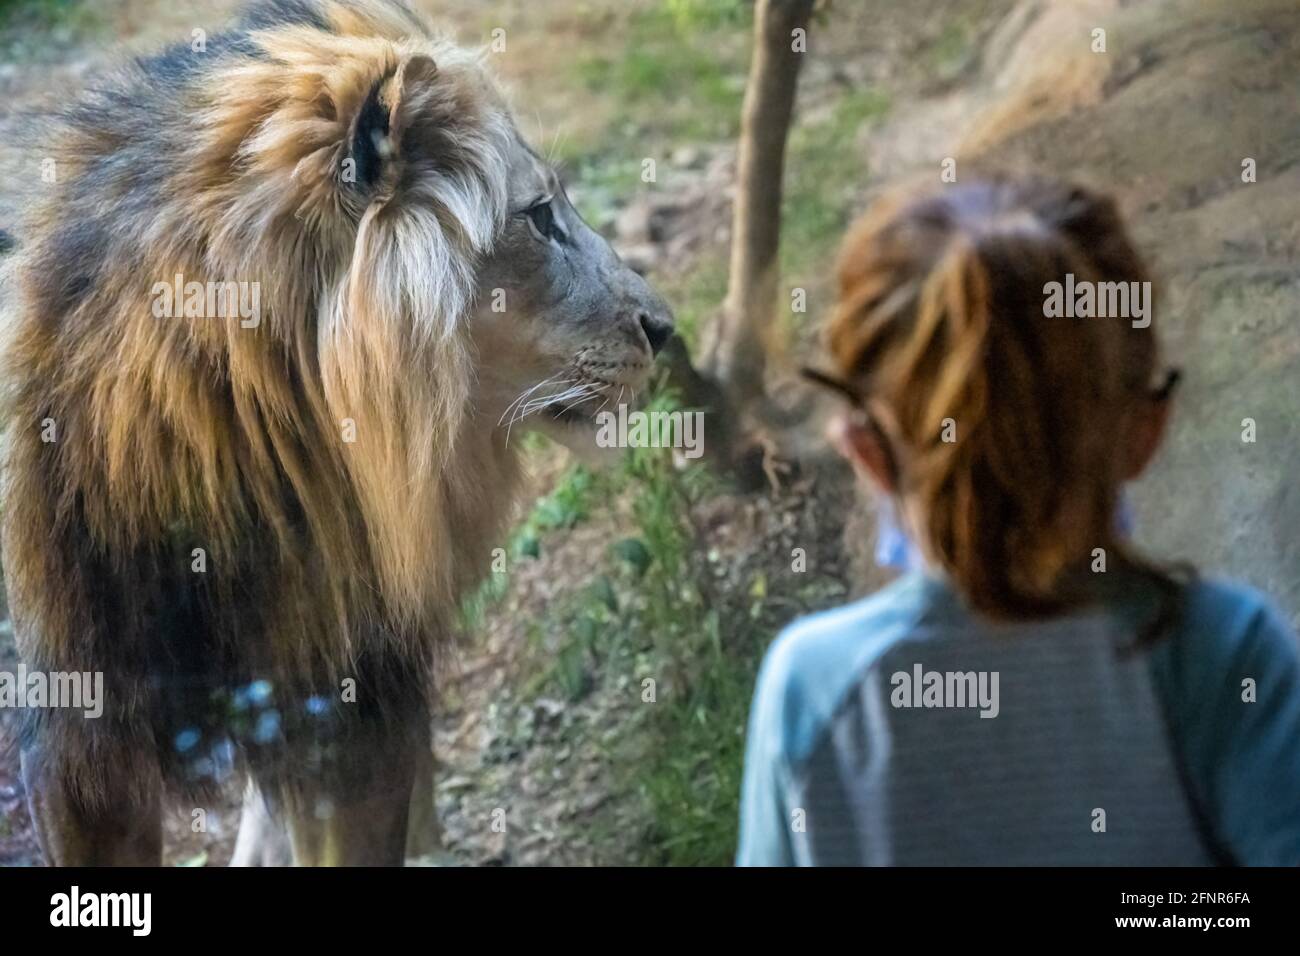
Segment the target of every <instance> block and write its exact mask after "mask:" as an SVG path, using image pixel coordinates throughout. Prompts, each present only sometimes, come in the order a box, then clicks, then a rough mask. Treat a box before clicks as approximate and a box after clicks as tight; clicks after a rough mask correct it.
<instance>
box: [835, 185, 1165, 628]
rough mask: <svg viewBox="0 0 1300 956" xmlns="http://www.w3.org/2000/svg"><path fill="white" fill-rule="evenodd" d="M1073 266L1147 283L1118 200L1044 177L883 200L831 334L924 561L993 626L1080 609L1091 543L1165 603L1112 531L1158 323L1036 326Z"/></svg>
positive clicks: (855, 234)
mask: <svg viewBox="0 0 1300 956" xmlns="http://www.w3.org/2000/svg"><path fill="white" fill-rule="evenodd" d="M1071 273H1072V274H1073V275H1074V278H1075V281H1076V283H1077V282H1081V281H1084V280H1087V281H1091V282H1125V283H1128V282H1138V283H1143V282H1149V281H1150V277H1149V275H1148V273H1147V270H1146V267H1145V265H1144V263H1143V261H1142V258H1141V256H1140V255H1139V254H1138V252H1137V250H1136V249H1135V248H1134V246H1133V244H1132V242H1131V241H1130V239H1129V237H1128V234H1127V232H1126V230H1125V228H1124V226H1123V224H1122V222H1121V220H1120V217H1119V215H1118V212H1117V211H1116V208H1115V205H1114V203H1113V202H1112V201H1111V200H1110V199H1108V198H1106V197H1104V196H1099V195H1097V194H1095V193H1093V192H1090V191H1088V190H1086V189H1082V188H1078V187H1075V186H1070V185H1066V184H1063V183H1059V182H1054V181H1050V180H1043V179H1019V180H1010V179H994V180H986V181H980V182H976V183H972V184H962V185H957V186H948V187H946V188H944V189H942V190H940V191H938V192H932V193H927V194H921V195H915V194H904V195H900V196H896V197H894V198H892V199H887V200H884V201H882V202H881V203H879V204H877V206H876V207H875V208H873V209H872V210H871V211H870V212H869V213H868V214H867V215H866V216H865V217H864V218H863V220H862V221H861V222H860V223H859V224H858V225H857V226H856V227H855V228H854V230H853V231H852V233H851V234H850V236H849V238H848V239H847V241H846V243H845V246H844V251H843V253H842V258H841V264H840V271H839V283H840V292H839V303H838V306H837V309H836V312H835V315H834V317H833V319H832V321H831V323H830V327H829V330H828V333H829V334H828V344H829V348H830V351H831V354H832V357H833V360H834V362H835V364H836V366H837V371H838V373H839V375H840V376H841V377H842V379H843V381H844V382H846V383H847V384H848V385H850V386H851V388H852V390H853V392H854V393H855V394H856V395H858V396H860V397H861V400H862V403H863V405H864V407H865V409H866V410H867V411H868V413H869V414H870V416H871V418H872V421H873V424H874V426H875V427H876V428H877V429H878V430H879V432H880V436H881V438H882V439H883V441H884V443H885V444H886V446H887V448H886V451H887V454H889V455H890V456H891V457H892V459H893V462H892V464H893V467H894V468H895V470H896V478H897V481H898V487H897V489H896V490H897V492H898V493H899V495H900V496H901V497H904V498H905V499H907V500H908V501H909V502H910V503H914V504H915V505H916V508H917V512H918V513H919V514H920V515H922V516H923V519H922V523H923V524H924V527H922V528H918V529H914V530H915V531H916V532H917V534H918V543H919V544H920V546H921V547H922V549H923V551H924V552H925V553H926V556H927V558H928V559H929V560H930V561H932V562H934V563H935V564H936V565H937V566H939V567H940V568H942V569H943V571H944V572H945V573H946V574H947V575H948V576H949V577H950V578H951V579H952V581H953V582H954V584H955V585H956V586H957V588H958V589H959V590H960V591H961V592H962V593H963V595H964V596H965V597H966V599H967V600H968V601H969V602H970V603H971V605H972V606H973V607H974V608H975V609H977V610H979V611H981V612H983V613H985V614H988V615H990V616H993V617H998V618H1032V617H1041V616H1045V615H1049V614H1053V613H1057V612H1060V611H1063V610H1066V609H1068V608H1070V607H1072V606H1075V605H1078V604H1080V603H1083V602H1084V601H1085V600H1087V599H1088V598H1089V596H1090V595H1091V594H1094V593H1095V591H1094V589H1093V588H1092V587H1091V585H1090V583H1089V582H1088V578H1089V577H1091V576H1090V575H1088V574H1087V573H1086V572H1087V569H1088V568H1087V562H1088V560H1089V558H1090V557H1091V555H1092V553H1093V549H1095V548H1098V547H1100V548H1104V549H1105V552H1106V555H1107V558H1108V560H1109V562H1110V563H1111V565H1112V566H1113V567H1112V570H1118V569H1120V568H1125V569H1128V570H1135V571H1137V572H1139V573H1140V574H1141V575H1142V576H1143V577H1146V578H1149V579H1151V580H1152V581H1153V582H1154V583H1156V584H1157V585H1158V588H1159V590H1161V591H1162V592H1163V593H1164V594H1165V595H1166V596H1169V595H1171V594H1173V593H1175V592H1176V590H1177V585H1176V583H1175V582H1174V581H1173V579H1172V578H1170V577H1169V575H1167V574H1166V573H1165V572H1163V571H1161V570H1159V569H1157V568H1155V567H1154V566H1152V565H1149V564H1147V563H1145V562H1143V561H1142V560H1141V559H1139V558H1138V557H1137V556H1136V555H1135V554H1134V553H1133V552H1132V551H1131V550H1130V548H1129V546H1128V545H1127V544H1126V543H1125V542H1124V541H1123V540H1121V539H1120V538H1119V537H1118V536H1117V534H1116V532H1115V509H1116V506H1117V500H1118V493H1119V489H1120V487H1121V485H1122V482H1123V479H1124V477H1125V473H1124V469H1125V467H1126V460H1125V456H1126V449H1127V447H1128V443H1127V442H1126V441H1125V440H1124V433H1125V429H1126V428H1127V427H1128V426H1129V422H1130V419H1131V415H1130V412H1131V411H1132V409H1133V408H1134V403H1135V402H1137V401H1145V400H1149V397H1150V392H1149V389H1150V388H1151V384H1152V378H1153V375H1154V373H1155V370H1156V362H1157V342H1156V336H1155V327H1154V324H1151V325H1149V326H1147V327H1145V328H1138V327H1135V326H1134V325H1133V323H1132V322H1131V321H1130V320H1129V319H1128V318H1123V317H1109V318H1064V317H1061V318H1057V317H1048V316H1047V315H1046V314H1045V311H1046V310H1045V308H1044V303H1045V300H1046V294H1047V288H1048V284H1049V283H1052V282H1059V283H1065V281H1066V276H1067V274H1071ZM1146 288H1148V289H1150V288H1151V287H1150V286H1147V287H1146ZM1149 303H1150V299H1148V308H1150V305H1149ZM1149 314H1150V313H1149V312H1148V316H1149ZM1165 603H1166V604H1168V602H1165ZM1159 617H1160V618H1161V619H1162V624H1161V627H1162V628H1163V622H1164V620H1165V619H1166V618H1167V615H1166V614H1161V615H1159Z"/></svg>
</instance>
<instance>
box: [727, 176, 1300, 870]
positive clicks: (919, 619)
mask: <svg viewBox="0 0 1300 956" xmlns="http://www.w3.org/2000/svg"><path fill="white" fill-rule="evenodd" d="M1114 283H1122V285H1114ZM1150 289H1151V285H1150V282H1149V279H1148V276H1147V273H1146V271H1145V268H1144V267H1143V264H1142V262H1141V259H1140V257H1139V256H1138V254H1137V252H1136V250H1135V249H1134V248H1133V246H1132V244H1131V242H1130V240H1129V238H1128V235H1127V234H1126V232H1125V229H1124V227H1123V225H1122V223H1121V222H1120V220H1119V218H1118V215H1117V213H1116V211H1115V207H1114V204H1113V203H1112V202H1111V201H1110V200H1108V199H1106V198H1103V197H1100V196H1098V195H1096V194H1094V193H1091V192H1089V191H1087V190H1083V189H1078V188H1073V187H1070V186H1067V185H1062V184H1059V183H1055V182H1048V181H1040V180H995V181H988V182H981V183H975V184H970V185H960V186H949V187H946V188H944V189H942V190H940V191H938V192H936V193H933V194H930V195H923V196H920V197H910V198H903V199H897V200H894V201H891V202H886V203H882V204H881V205H880V206H878V207H877V208H876V209H874V210H873V211H872V212H871V213H870V214H869V215H868V216H867V217H866V219H865V220H864V221H863V222H862V223H861V224H860V225H859V226H858V227H857V228H856V229H855V231H854V232H853V233H852V235H851V236H850V237H849V239H848V241H847V243H846V246H845V250H844V253H843V257H842V261H841V266H840V294H839V304H838V307H837V310H836V313H835V315H834V317H833V319H832V320H831V323H830V327H829V330H828V331H829V335H828V344H829V350H830V353H831V356H832V360H833V363H834V369H835V373H834V374H833V375H822V374H818V373H812V375H813V377H815V378H816V379H818V380H819V381H821V382H823V383H824V384H829V385H831V386H832V387H833V388H835V389H836V390H837V391H838V392H840V393H841V394H842V395H843V396H844V397H845V398H847V399H848V400H849V401H848V407H847V409H846V411H845V413H844V414H843V415H842V416H841V417H840V418H839V420H838V421H837V423H836V425H835V426H834V433H835V435H836V443H837V445H838V447H839V448H840V450H841V452H842V453H843V454H844V455H845V456H846V457H847V458H848V460H849V461H850V462H851V463H852V464H853V466H854V468H855V470H856V471H857V472H858V473H859V475H860V476H862V477H863V478H865V479H866V480H867V482H868V483H870V484H871V485H872V486H873V487H874V489H875V490H876V491H877V492H878V494H879V496H880V497H881V498H882V500H883V501H884V503H885V507H884V512H883V513H884V516H885V518H886V519H887V521H886V524H890V523H893V524H895V525H896V528H897V530H898V531H901V533H902V534H903V535H905V536H906V537H905V540H906V551H907V555H906V558H905V562H904V563H906V564H907V565H909V566H911V567H913V570H911V571H909V572H908V573H907V574H905V575H904V576H903V577H901V578H900V579H899V580H897V581H895V582H894V583H893V584H892V585H890V586H889V587H886V588H885V589H884V590H882V591H880V592H879V593H877V594H875V595H873V596H871V597H869V598H867V599H865V600H863V601H860V602H857V603H855V604H851V605H849V606H847V607H844V608H839V609H836V610H832V611H828V612H825V613H822V614H818V615H814V616H812V617H810V618H807V619H805V620H802V621H799V622H796V623H795V624H794V625H792V626H791V627H790V628H789V629H787V631H786V632H785V633H784V634H783V635H782V636H781V637H780V638H779V639H778V640H777V641H776V643H775V644H774V645H773V646H772V648H771V649H770V651H769V652H768V655H767V659H766V661H765V662H764V664H763V668H762V671H761V673H760V675H759V679H758V687H757V690H756V692H755V696H754V703H753V711H752V714H751V717H750V723H749V731H748V744H747V754H746V758H745V780H744V788H743V795H742V810H741V837H740V849H739V853H738V856H737V862H738V863H740V864H749V865H793V864H800V865H835V864H870V865H890V864H897V865H911V864H964V865H984V864H1031V865H1055V864H1106V865H1155V864H1160V865H1179V864H1205V863H1233V862H1236V863H1244V864H1291V865H1294V864H1297V863H1300V655H1298V654H1297V647H1296V642H1295V639H1294V637H1293V636H1292V635H1291V633H1290V632H1289V629H1288V628H1287V626H1286V625H1285V623H1284V622H1283V620H1282V618H1281V617H1280V616H1279V615H1278V613H1277V612H1276V611H1275V610H1273V609H1272V608H1271V607H1270V605H1269V604H1268V603H1267V601H1266V600H1265V598H1264V597H1263V596H1261V595H1259V594H1257V593H1255V592H1253V591H1251V590H1249V589H1247V588H1244V587H1239V586H1236V585H1230V584H1226V583H1222V582H1217V581H1209V580H1200V579H1197V578H1196V577H1195V576H1194V575H1192V574H1190V573H1182V574H1174V573H1171V571H1170V570H1168V569H1165V568H1162V567H1161V566H1159V565H1157V564H1154V563H1151V562H1149V561H1147V560H1144V559H1142V558H1141V557H1139V556H1138V555H1137V554H1136V553H1135V552H1134V551H1133V549H1132V548H1131V547H1130V546H1129V544H1128V542H1127V541H1126V540H1125V539H1124V535H1123V529H1122V518H1121V515H1120V510H1121V509H1120V501H1121V492H1122V488H1123V485H1124V483H1125V482H1127V481H1130V480H1132V479H1134V478H1136V477H1137V476H1138V475H1139V474H1141V472H1142V471H1143V469H1144V468H1145V467H1146V465H1147V464H1148V462H1149V461H1150V460H1151V458H1152V456H1153V455H1154V453H1155V451H1156V448H1157V446H1158V445H1159V443H1160V439H1161V436H1162V434H1163V431H1164V427H1165V423H1166V420H1167V418H1168V415H1169V407H1170V395H1171V392H1172V390H1173V385H1174V384H1175V383H1176V381H1177V373H1166V375H1165V376H1164V379H1163V384H1160V382H1161V379H1160V373H1159V369H1158V365H1157V344H1156V336H1155V327H1154V325H1153V324H1152V322H1151V298H1150ZM1062 290H1066V291H1068V292H1069V293H1070V296H1071V301H1070V303H1069V305H1070V306H1073V309H1072V311H1066V312H1063V311H1062V309H1061V304H1062V303H1061V293H1062ZM1085 290H1090V291H1085ZM1116 312H1119V313H1121V314H1119V315H1117V314H1116ZM888 530H889V529H888V528H885V529H884V533H887V532H888Z"/></svg>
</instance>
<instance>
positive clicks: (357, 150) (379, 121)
mask: <svg viewBox="0 0 1300 956" xmlns="http://www.w3.org/2000/svg"><path fill="white" fill-rule="evenodd" d="M437 75H438V66H437V64H436V63H434V62H433V60H431V59H430V58H429V57H427V56H422V55H416V56H412V57H410V58H408V59H407V60H404V61H403V62H402V63H401V64H400V65H399V66H398V67H397V69H396V71H394V72H393V73H392V74H390V75H389V76H387V77H385V78H384V79H382V80H380V81H379V82H377V83H376V84H375V85H374V86H373V87H372V88H371V90H370V93H369V95H367V96H366V98H365V101H364V102H363V103H362V104H361V108H360V109H359V110H358V111H357V114H356V117H355V119H353V121H352V127H351V130H350V132H349V135H348V160H349V161H350V162H349V166H350V167H351V169H350V170H349V171H350V173H351V175H350V176H345V177H344V181H345V183H347V184H348V185H351V186H354V187H355V188H356V189H358V190H360V191H362V192H365V193H370V192H372V191H374V190H375V189H376V187H377V186H378V185H379V184H380V182H382V181H383V179H384V176H385V173H386V172H387V171H388V170H389V169H390V168H391V167H392V165H393V163H394V162H396V160H397V159H398V158H400V156H401V151H402V139H403V135H404V133H405V132H406V127H407V126H408V125H409V123H410V120H411V117H412V116H413V115H414V114H415V112H416V109H417V108H418V105H419V103H420V102H421V101H422V100H423V99H424V97H425V96H426V95H427V94H428V92H429V86H430V85H431V84H432V82H433V80H434V79H435V78H436V77H437Z"/></svg>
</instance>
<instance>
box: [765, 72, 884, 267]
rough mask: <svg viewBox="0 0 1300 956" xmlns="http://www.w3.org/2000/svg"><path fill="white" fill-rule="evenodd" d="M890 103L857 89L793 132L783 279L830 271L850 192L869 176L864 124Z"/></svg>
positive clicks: (849, 210) (785, 207)
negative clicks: (816, 120)
mask: <svg viewBox="0 0 1300 956" xmlns="http://www.w3.org/2000/svg"><path fill="white" fill-rule="evenodd" d="M888 108H889V100H888V98H887V97H886V96H885V95H884V94H883V93H881V92H879V91H877V90H874V89H866V90H859V91H855V92H853V93H849V94H847V95H845V96H844V97H843V98H841V99H840V100H839V101H838V102H837V103H836V104H835V106H834V108H833V109H832V111H831V113H830V115H829V116H828V117H826V118H824V119H821V120H820V121H818V122H812V123H808V124H805V125H800V126H797V127H796V128H795V129H794V130H793V131H792V132H791V135H790V144H789V153H788V156H787V160H786V170H787V174H786V184H785V198H784V204H783V210H782V216H783V220H782V230H781V264H782V272H783V273H784V274H785V276H786V277H787V278H791V279H793V278H797V277H798V276H799V275H801V274H804V273H807V272H810V271H813V272H816V273H818V274H825V273H827V272H828V268H827V260H828V259H829V257H830V255H831V254H832V253H833V252H834V249H835V247H836V246H837V245H838V243H839V241H840V237H841V236H842V235H843V233H844V229H845V227H846V226H847V225H848V223H849V218H850V216H851V215H852V203H851V199H852V196H853V194H854V192H856V191H857V190H860V189H861V188H862V186H863V185H864V183H865V182H866V178H867V173H868V169H867V160H866V156H865V155H864V154H863V152H862V149H861V146H860V143H861V132H862V129H863V127H864V126H866V125H867V124H869V123H873V122H876V121H877V120H879V119H880V118H881V117H882V116H884V115H885V113H886V112H887V111H888Z"/></svg>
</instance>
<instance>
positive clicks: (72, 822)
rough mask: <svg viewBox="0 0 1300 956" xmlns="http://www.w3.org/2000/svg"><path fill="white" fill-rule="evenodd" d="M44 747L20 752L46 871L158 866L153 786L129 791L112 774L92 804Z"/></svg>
mask: <svg viewBox="0 0 1300 956" xmlns="http://www.w3.org/2000/svg"><path fill="white" fill-rule="evenodd" d="M50 756H51V755H50V753H49V752H48V751H47V750H46V749H45V748H44V747H42V746H39V745H38V746H33V747H28V748H25V749H24V750H23V752H22V758H21V759H22V774H23V785H24V787H25V788H26V790H27V803H28V808H29V809H30V811H31V815H32V822H33V823H34V824H35V825H36V835H37V839H38V840H39V841H40V844H41V850H42V851H43V852H44V854H45V859H46V861H47V862H48V863H49V865H50V866H159V865H161V863H162V814H161V808H160V804H159V800H158V795H157V792H156V790H155V789H154V788H153V787H141V786H140V785H139V782H138V781H137V782H136V785H135V786H134V787H132V786H127V785H126V784H125V783H124V782H123V781H122V780H121V779H120V778H119V777H118V775H117V774H115V773H114V772H113V771H112V770H111V769H109V770H106V771H105V773H104V776H103V789H104V792H103V793H102V794H99V795H98V799H97V800H96V802H95V804H94V805H91V804H88V803H87V802H86V801H85V800H84V799H83V795H82V794H79V793H78V792H77V791H76V788H74V787H73V786H71V784H70V783H69V781H68V779H67V777H66V775H64V774H63V773H62V772H61V766H60V764H59V763H58V762H57V761H53V760H51V759H50Z"/></svg>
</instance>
